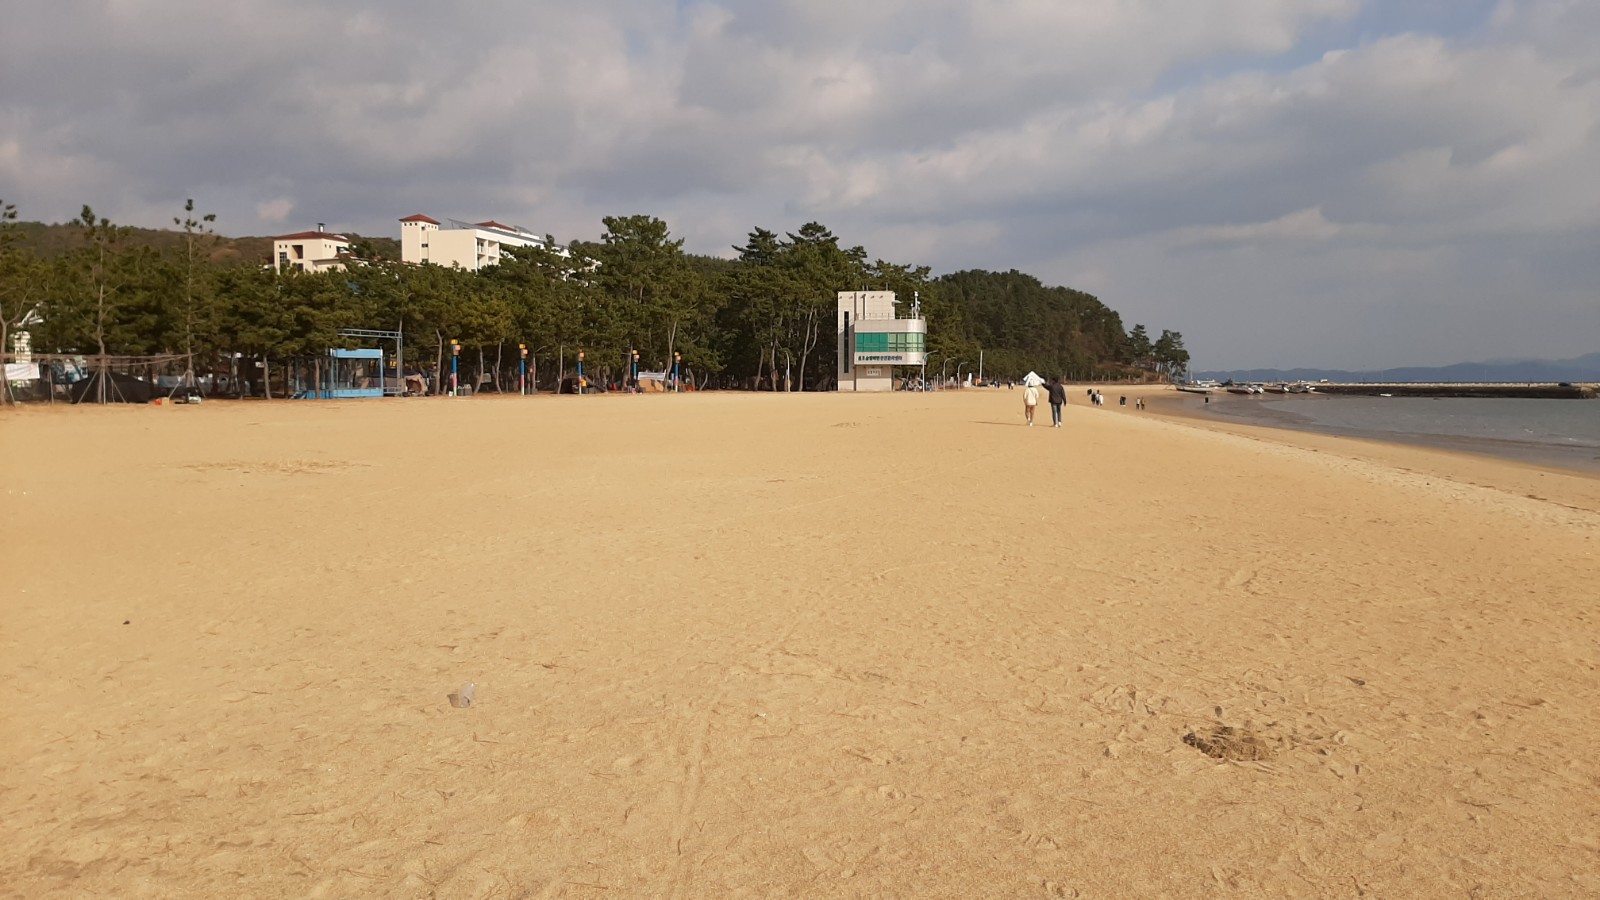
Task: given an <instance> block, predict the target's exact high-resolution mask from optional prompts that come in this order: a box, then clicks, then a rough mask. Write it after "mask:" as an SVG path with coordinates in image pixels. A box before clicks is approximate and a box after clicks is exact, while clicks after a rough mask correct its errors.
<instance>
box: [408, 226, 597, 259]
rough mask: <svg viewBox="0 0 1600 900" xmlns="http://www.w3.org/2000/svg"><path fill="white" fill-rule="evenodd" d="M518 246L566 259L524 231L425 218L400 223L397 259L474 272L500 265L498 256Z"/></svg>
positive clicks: (558, 249)
mask: <svg viewBox="0 0 1600 900" xmlns="http://www.w3.org/2000/svg"><path fill="white" fill-rule="evenodd" d="M520 247H540V248H543V249H545V250H550V251H552V252H554V253H559V254H561V255H562V256H566V255H568V254H567V250H566V248H564V247H562V246H561V245H559V244H556V243H553V242H551V241H549V240H547V239H546V238H545V237H544V236H543V235H538V234H534V233H533V232H531V231H529V230H527V229H526V228H521V227H518V226H514V225H502V224H501V223H499V222H496V221H494V220H492V219H491V220H490V221H487V222H476V223H471V222H458V221H456V220H454V219H451V220H449V221H448V222H447V223H445V222H440V221H439V220H438V219H433V218H429V217H428V216H424V215H415V216H406V217H405V218H404V219H401V220H400V259H401V260H402V261H404V262H408V263H412V264H415V265H421V264H423V263H432V264H433V265H436V266H449V267H456V268H461V269H466V270H468V271H471V272H476V271H478V270H479V269H482V268H484V267H486V266H497V265H499V264H500V259H501V254H502V253H503V252H504V251H506V250H515V249H517V248H520Z"/></svg>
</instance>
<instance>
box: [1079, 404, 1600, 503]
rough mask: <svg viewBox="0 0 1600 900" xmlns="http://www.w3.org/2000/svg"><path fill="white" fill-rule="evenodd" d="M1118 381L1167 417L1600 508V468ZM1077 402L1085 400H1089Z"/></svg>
mask: <svg viewBox="0 0 1600 900" xmlns="http://www.w3.org/2000/svg"><path fill="white" fill-rule="evenodd" d="M1093 386H1094V385H1088V384H1083V385H1073V386H1069V394H1068V399H1069V401H1070V400H1071V398H1072V393H1071V391H1072V390H1076V392H1077V395H1078V396H1079V397H1082V394H1083V390H1084V389H1085V388H1088V387H1093ZM1118 387H1119V388H1124V387H1125V388H1126V389H1125V391H1119V394H1120V393H1121V392H1126V393H1127V394H1128V397H1129V400H1130V402H1131V401H1132V398H1133V397H1134V396H1136V395H1138V396H1143V397H1144V399H1145V407H1146V408H1145V412H1146V413H1147V414H1149V415H1151V416H1152V417H1155V418H1160V419H1163V420H1166V421H1170V422H1174V423H1178V424H1183V425H1187V426H1192V427H1198V428H1200V429H1203V430H1207V431H1216V432H1221V433H1225V434H1233V435H1238V436H1241V437H1247V438H1251V439H1254V440H1258V441H1264V442H1267V443H1272V444H1279V445H1283V446H1288V447H1297V448H1300V449H1304V450H1309V451H1312V452H1316V453H1331V454H1336V455H1339V456H1344V457H1347V458H1350V459H1355V460H1361V461H1363V462H1368V463H1375V464H1378V465H1382V466H1386V467H1389V468H1392V469H1395V470H1397V471H1401V472H1408V473H1421V474H1427V475H1435V476H1438V477H1440V478H1445V479H1450V480H1453V481H1458V482H1461V483H1464V484H1470V485H1474V486H1478V487H1488V488H1493V489H1496V490H1500V491H1503V492H1506V493H1508V494H1513V495H1516V496H1523V497H1528V498H1532V499H1539V500H1549V501H1550V502H1554V503H1558V504H1560V505H1563V506H1568V507H1571V508H1573V509H1581V510H1586V511H1590V512H1595V513H1600V471H1591V470H1588V469H1578V468H1571V467H1566V466H1555V465H1549V464H1544V463H1541V462H1538V461H1536V460H1531V459H1526V458H1512V457H1507V456H1500V455H1494V454H1489V453H1483V452H1470V451H1468V450H1466V449H1463V448H1459V447H1451V446H1447V445H1445V444H1444V442H1429V441H1421V440H1419V441H1416V442H1410V441H1400V440H1388V439H1385V438H1383V437H1377V436H1366V435H1350V434H1335V433H1330V432H1326V431H1314V430H1310V429H1306V430H1301V429H1296V428H1288V427H1280V426H1276V425H1269V424H1264V423H1255V422H1245V421H1240V420H1236V419H1228V418H1224V417H1221V416H1218V415H1215V414H1212V413H1208V412H1206V411H1205V409H1204V407H1205V403H1204V400H1203V399H1202V396H1201V395H1198V394H1186V393H1181V392H1178V391H1174V390H1172V389H1171V388H1170V387H1166V386H1163V385H1132V386H1118ZM1102 390H1103V388H1102ZM1213 402H1227V401H1213ZM1239 402H1250V401H1248V400H1244V401H1239ZM1570 402H1583V401H1570ZM1078 405H1079V406H1080V407H1083V404H1082V403H1078ZM1069 406H1070V404H1069ZM1088 409H1090V410H1091V411H1094V412H1112V411H1115V412H1130V413H1131V414H1133V415H1135V416H1137V415H1139V413H1138V412H1137V411H1133V410H1123V409H1122V408H1120V407H1117V406H1116V400H1115V397H1114V396H1112V395H1109V394H1108V395H1107V406H1105V407H1104V408H1103V409H1100V410H1095V409H1094V408H1093V407H1088Z"/></svg>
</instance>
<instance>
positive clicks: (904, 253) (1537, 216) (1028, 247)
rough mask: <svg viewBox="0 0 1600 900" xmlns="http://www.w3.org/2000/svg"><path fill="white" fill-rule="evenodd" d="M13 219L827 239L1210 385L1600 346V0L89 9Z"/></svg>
mask: <svg viewBox="0 0 1600 900" xmlns="http://www.w3.org/2000/svg"><path fill="white" fill-rule="evenodd" d="M11 7H12V8H9V9H8V10H7V12H6V16H5V22H4V26H3V28H0V198H4V199H5V200H7V201H10V202H15V203H16V204H17V205H18V206H19V207H20V211H21V213H22V217H23V218H25V219H36V220H44V221H64V220H66V219H70V218H72V217H73V216H75V215H76V214H77V211H78V208H79V207H80V206H81V205H82V204H83V203H85V202H87V203H90V204H92V205H93V206H94V207H95V210H96V212H97V213H99V214H102V215H109V216H110V217H112V219H113V220H115V221H118V222H120V223H124V224H135V225H146V226H161V225H164V224H167V223H168V222H170V220H171V218H172V216H174V215H176V214H178V212H179V211H180V208H181V206H182V204H183V201H184V198H186V197H194V198H195V199H196V201H197V202H198V204H199V206H200V208H201V209H202V210H205V211H210V212H215V213H216V214H217V215H218V217H219V223H218V224H219V227H220V230H221V231H222V232H223V233H226V234H232V235H242V234H272V233H283V232H287V231H298V230H302V229H305V228H310V227H314V226H315V224H316V223H317V222H326V223H328V226H329V227H330V229H335V230H354V231H359V232H361V233H363V234H371V235H381V234H391V235H398V231H399V226H398V224H397V222H396V220H397V219H399V218H400V217H402V216H405V215H409V214H411V213H417V212H421V213H427V214H429V215H432V216H434V217H436V218H441V219H442V218H446V217H453V218H465V219H472V220H474V221H476V220H480V219H487V218H491V217H492V218H495V219H499V220H501V221H509V222H515V223H519V224H522V225H525V226H527V227H529V228H532V229H533V230H535V231H538V232H550V233H553V234H555V235H556V236H557V238H558V239H560V240H563V241H565V240H570V239H572V238H587V239H593V238H595V237H597V236H598V235H599V233H600V231H601V230H602V226H601V225H600V217H601V216H604V215H610V214H627V213H648V214H651V215H655V216H659V217H661V218H664V219H666V220H667V221H668V222H669V223H670V224H671V226H672V228H673V230H674V232H675V233H676V234H678V235H679V236H681V237H684V238H686V239H687V248H688V249H690V250H692V251H696V252H702V253H727V252H729V249H728V248H729V247H730V246H731V245H733V244H737V243H741V242H742V241H743V239H744V237H745V235H746V234H748V232H749V231H750V229H751V228H753V227H755V226H761V227H766V228H772V229H776V230H791V231H792V230H796V229H798V227H799V226H800V225H802V224H804V223H805V222H808V221H813V220H815V221H820V222H822V223H823V224H824V225H827V226H828V227H830V228H832V229H833V230H834V232H835V233H837V234H838V235H840V236H841V237H842V238H843V239H844V240H845V241H846V242H847V243H851V244H861V245H863V246H865V247H866V248H867V250H868V251H869V252H870V253H871V254H872V255H873V256H876V257H881V258H884V259H889V260H892V261H896V262H906V263H922V264H927V265H930V266H932V267H933V268H934V270H935V271H936V272H948V271H954V270H958V269H964V268H988V269H997V270H1005V269H1012V268H1016V269H1020V270H1022V271H1025V272H1029V273H1032V274H1035V275H1037V276H1039V277H1040V278H1041V279H1043V280H1044V281H1045V282H1047V283H1050V284H1065V285H1070V286H1072V287H1077V288H1081V289H1084V290H1088V291H1091V292H1093V293H1096V294H1098V295H1099V296H1100V297H1101V298H1102V299H1104V300H1105V301H1106V302H1107V303H1108V304H1109V305H1110V306H1111V307H1112V308H1114V309H1117V310H1118V311H1120V312H1121V313H1122V314H1123V318H1124V321H1125V322H1126V323H1127V324H1128V325H1130V326H1131V325H1132V324H1133V323H1135V322H1142V323H1144V324H1146V325H1147V326H1149V327H1150V328H1151V329H1152V330H1155V331H1159V330H1160V329H1162V328H1172V329H1176V330H1178V331H1181V332H1183V334H1184V336H1185V339H1186V342H1187V344H1188V346H1189V349H1190V351H1191V352H1192V353H1193V354H1194V356H1195V362H1196V365H1197V366H1199V367H1202V368H1224V367H1227V368H1233V367H1243V366H1255V365H1279V366H1291V365H1310V366H1324V367H1346V368H1380V367H1386V366H1395V365H1405V364H1421V365H1427V364H1444V363H1451V362H1457V361H1464V360H1476V359H1492V358H1507V357H1565V356H1574V355H1578V354H1580V353H1586V352H1592V351H1595V350H1597V349H1600V2H1594V0H1500V2H1494V0H1382V2H1380V0H987V2H974V0H915V2H913V0H848V2H847V0H679V2H670V0H584V2H561V3H555V2H535V0H479V2H475V3H470V4H466V3H462V4H457V3H449V2H439V0H428V2H419V0H381V2H379V0H344V2H340V3H326V2H312V0H278V2H276V3H273V4H267V5H264V4H243V3H218V2H215V0H210V2H191V0H51V2H49V3H26V4H24V3H17V4H12V5H11Z"/></svg>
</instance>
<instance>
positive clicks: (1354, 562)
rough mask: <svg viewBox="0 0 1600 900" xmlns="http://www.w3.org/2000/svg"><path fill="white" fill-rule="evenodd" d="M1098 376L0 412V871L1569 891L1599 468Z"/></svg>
mask: <svg viewBox="0 0 1600 900" xmlns="http://www.w3.org/2000/svg"><path fill="white" fill-rule="evenodd" d="M1120 393H1122V390H1121V389H1115V390H1113V391H1111V392H1109V394H1108V396H1110V399H1111V405H1110V406H1108V407H1106V408H1104V409H1091V408H1089V407H1088V406H1086V405H1085V403H1084V402H1083V396H1082V394H1083V392H1082V389H1075V390H1074V391H1073V392H1072V393H1071V395H1070V398H1071V404H1070V405H1069V407H1068V410H1067V427H1066V428H1064V429H1060V430H1056V429H1051V428H1048V427H1035V428H1032V429H1029V428H1025V427H1022V426H1021V421H1022V418H1021V410H1020V406H1021V392H1020V391H1014V392H1013V391H1005V390H989V391H966V392H959V393H956V392H952V393H942V394H934V395H903V394H902V395H893V396H848V395H789V396H774V395H747V394H704V395H686V396H653V397H623V396H606V397H590V398H573V397H542V398H532V399H522V398H502V399H491V398H479V399H472V400H449V399H430V400H408V401H353V402H342V403H341V402H332V403H308V402H287V401H279V402H273V403H263V402H254V403H231V404H228V403H207V404H204V405H202V406H197V407H176V408H172V407H144V408H108V409H63V408H59V407H58V408H56V409H53V410H49V409H27V410H21V411H0V497H3V499H4V505H3V509H4V513H5V514H4V517H3V522H4V528H5V531H4V533H3V538H0V617H3V618H0V686H3V688H4V690H5V698H6V699H5V703H4V706H3V713H0V729H3V733H4V735H5V737H4V738H3V739H0V814H3V821H4V830H5V836H6V840H4V841H3V842H0V893H4V894H5V895H7V896H18V897H53V896H94V895H112V896H118V897H218V896H251V897H354V896H393V897H429V896H439V897H491V896H492V897H752V898H754V897H808V898H809V897H832V896H838V897H871V896H883V897H1030V896H1033V897H1103V898H1121V897H1197V896H1230V897H1233V896H1243V897H1290V896H1302V897H1359V896H1366V897H1478V898H1492V897H1592V896H1596V895H1600V754H1597V753H1596V752H1595V746H1594V744H1595V738H1596V736H1597V735H1600V622H1597V618H1596V617H1597V615H1600V612H1597V606H1596V602H1595V601H1596V596H1597V591H1600V589H1597V587H1596V585H1600V540H1597V537H1600V480H1596V479H1591V478H1585V477H1582V476H1577V475H1570V474H1562V473H1556V472H1547V471H1544V470H1538V469H1533V468H1530V467H1524V466H1517V465H1514V464H1509V463H1497V462H1494V461H1492V460H1480V459H1469V458H1465V457H1455V456H1450V455H1448V454H1443V453H1438V452H1434V451H1428V450H1423V449H1416V448H1405V447H1385V446H1382V445H1376V444H1371V443H1367V442H1358V441H1348V440H1342V439H1338V438H1328V437H1322V436H1318V435H1303V434H1286V433H1282V432H1271V433H1269V432H1267V431H1266V430H1265V429H1251V428H1245V427H1240V426H1231V427H1224V426H1219V425H1216V424H1212V423H1206V424H1205V427H1201V426H1200V425H1197V424H1192V423H1188V422H1183V421H1179V420H1175V419H1171V418H1163V417H1162V416H1160V415H1157V414H1156V410H1155V409H1152V410H1151V411H1149V412H1146V413H1143V414H1140V413H1137V412H1134V411H1133V410H1132V408H1131V407H1130V408H1126V409H1123V408H1118V407H1117V406H1116V405H1115V402H1116V401H1115V396H1116V395H1118V394H1120ZM1130 396H1131V393H1130ZM1180 411H1181V410H1180ZM1048 418H1049V417H1048V410H1047V409H1045V411H1044V413H1042V415H1041V419H1042V420H1044V421H1048ZM468 681H471V682H475V683H476V702H475V704H474V705H473V706H472V707H471V708H466V709H457V708H453V707H452V706H451V705H450V702H449V701H448V700H447V694H449V693H450V692H451V691H453V690H455V689H456V688H457V687H459V686H460V685H461V684H462V683H464V682H468Z"/></svg>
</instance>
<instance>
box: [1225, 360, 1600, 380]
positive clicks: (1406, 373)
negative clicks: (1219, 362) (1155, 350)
mask: <svg viewBox="0 0 1600 900" xmlns="http://www.w3.org/2000/svg"><path fill="white" fill-rule="evenodd" d="M1194 377H1195V378H1197V379H1201V378H1214V379H1216V380H1218V381H1226V380H1228V379H1232V380H1234V381H1319V380H1321V379H1323V378H1326V379H1328V380H1329V381H1350V382H1357V383H1359V382H1405V381H1442V382H1473V381H1487V382H1495V381H1574V382H1600V353H1588V354H1585V355H1583V356H1579V357H1576V358H1574V359H1515V360H1495V361H1493V362H1475V363H1456V364H1455V365H1453V366H1436V367H1431V368H1429V367H1418V366H1412V367H1409V368H1402V369H1379V370H1377V371H1372V372H1351V371H1347V370H1344V369H1234V370H1231V371H1216V372H1195V373H1194Z"/></svg>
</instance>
